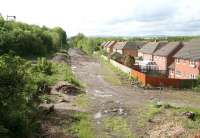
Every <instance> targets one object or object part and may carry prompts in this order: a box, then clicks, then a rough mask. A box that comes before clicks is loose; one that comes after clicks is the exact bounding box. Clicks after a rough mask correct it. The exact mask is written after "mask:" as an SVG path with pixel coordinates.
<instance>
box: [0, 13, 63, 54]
mask: <svg viewBox="0 0 200 138" xmlns="http://www.w3.org/2000/svg"><path fill="white" fill-rule="evenodd" d="M66 39H67V36H66V33H65V31H64V30H63V29H62V28H59V27H56V28H53V29H49V28H47V27H39V26H36V25H28V24H25V23H21V22H15V21H5V20H4V19H3V18H2V17H0V54H3V53H8V52H9V51H10V50H12V51H14V52H16V54H18V55H20V56H38V55H39V56H44V55H46V54H48V53H51V52H53V51H55V50H57V49H59V48H61V47H66V46H67V42H66Z"/></svg>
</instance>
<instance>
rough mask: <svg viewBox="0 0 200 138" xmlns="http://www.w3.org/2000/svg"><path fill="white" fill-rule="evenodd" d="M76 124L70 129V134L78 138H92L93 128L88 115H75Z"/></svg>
mask: <svg viewBox="0 0 200 138" xmlns="http://www.w3.org/2000/svg"><path fill="white" fill-rule="evenodd" d="M74 117H75V118H77V120H78V121H77V122H75V123H74V124H73V126H72V127H71V132H72V133H74V134H75V135H77V137H79V138H94V136H95V135H94V133H93V128H92V125H91V121H90V119H89V115H88V114H87V113H81V112H80V113H75V115H74Z"/></svg>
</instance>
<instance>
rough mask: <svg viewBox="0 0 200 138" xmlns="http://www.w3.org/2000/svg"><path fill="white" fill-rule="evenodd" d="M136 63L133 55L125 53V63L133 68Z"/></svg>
mask: <svg viewBox="0 0 200 138" xmlns="http://www.w3.org/2000/svg"><path fill="white" fill-rule="evenodd" d="M134 64H135V58H134V57H133V56H129V55H125V58H124V65H125V66H128V67H130V68H132V67H133V65H134Z"/></svg>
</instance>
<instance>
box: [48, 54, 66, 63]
mask: <svg viewBox="0 0 200 138" xmlns="http://www.w3.org/2000/svg"><path fill="white" fill-rule="evenodd" d="M52 61H54V62H57V63H69V55H68V54H67V53H57V54H56V55H55V56H54V57H53V58H52Z"/></svg>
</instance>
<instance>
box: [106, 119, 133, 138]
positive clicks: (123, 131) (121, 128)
mask: <svg viewBox="0 0 200 138" xmlns="http://www.w3.org/2000/svg"><path fill="white" fill-rule="evenodd" d="M104 125H105V127H106V129H107V130H108V131H109V132H111V134H113V135H114V136H117V137H123V138H133V137H134V135H133V133H132V132H131V130H130V128H129V126H128V123H127V120H126V119H125V118H123V117H119V116H118V117H108V118H106V119H105V120H104Z"/></svg>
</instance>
